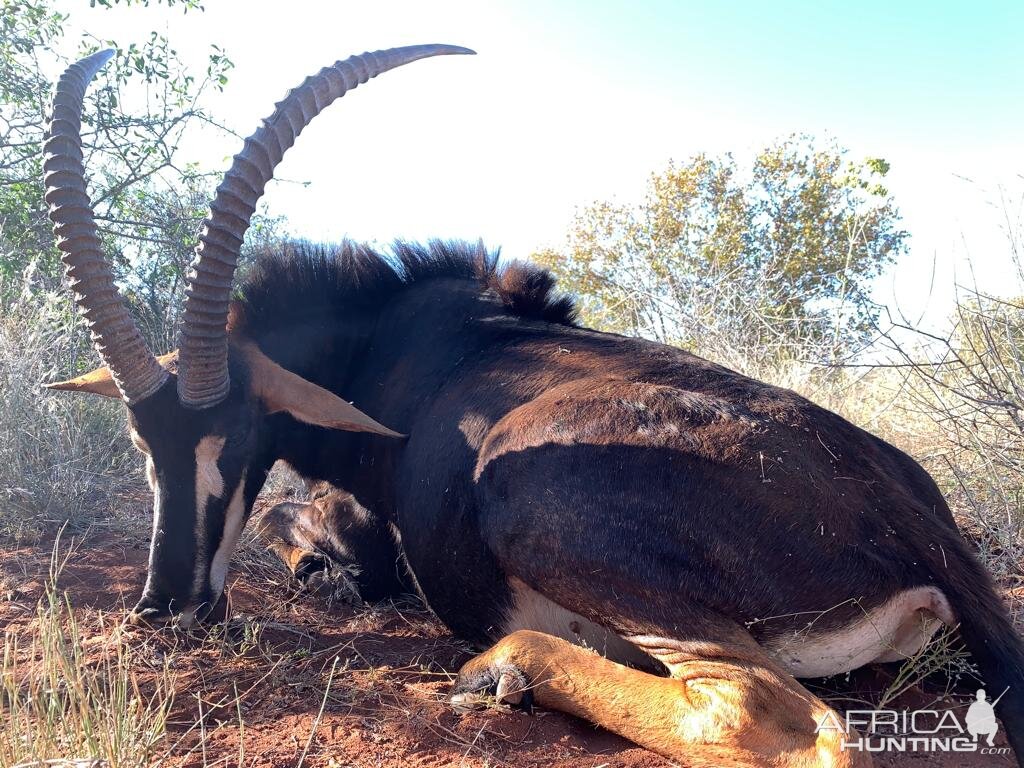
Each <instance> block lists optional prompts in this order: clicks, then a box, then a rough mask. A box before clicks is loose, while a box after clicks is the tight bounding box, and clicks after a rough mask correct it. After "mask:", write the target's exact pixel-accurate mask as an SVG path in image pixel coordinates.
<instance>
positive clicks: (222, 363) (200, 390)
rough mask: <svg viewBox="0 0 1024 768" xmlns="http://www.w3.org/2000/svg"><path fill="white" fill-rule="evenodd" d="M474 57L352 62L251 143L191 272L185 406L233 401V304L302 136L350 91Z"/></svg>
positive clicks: (376, 56) (207, 224)
mask: <svg viewBox="0 0 1024 768" xmlns="http://www.w3.org/2000/svg"><path fill="white" fill-rule="evenodd" d="M472 53H473V51H471V50H470V49H468V48H462V47H459V46H454V45H413V46H407V47H404V48H392V49H389V50H384V51H376V52H373V53H363V54H360V55H357V56H351V57H349V58H348V59H345V60H343V61H338V62H336V63H335V64H334V65H332V66H330V67H324V68H323V69H321V70H320V71H319V72H318V73H317V74H315V75H312V76H310V77H307V78H306V79H305V80H303V81H302V83H301V84H300V85H299V86H298V87H297V88H295V89H293V90H292V91H290V92H289V93H288V95H287V96H285V98H284V99H282V100H281V101H279V102H278V103H277V104H275V105H274V112H273V114H272V115H270V117H268V118H266V119H265V120H263V122H262V123H261V125H260V127H259V129H258V130H257V131H256V133H254V134H253V135H252V136H250V137H249V138H247V139H246V140H245V143H244V146H243V149H242V151H241V152H240V153H239V154H237V155H235V157H234V158H233V161H232V165H231V168H230V169H229V170H228V172H227V173H226V174H225V176H224V179H223V181H222V182H221V184H220V186H218V188H217V194H216V196H215V198H214V200H213V202H212V203H211V205H210V214H209V216H208V217H207V218H206V219H205V220H204V222H203V226H202V228H201V230H200V234H199V245H198V246H197V247H196V255H195V258H194V259H193V260H192V265H191V269H190V271H189V279H188V287H187V288H186V292H185V311H184V313H183V320H182V328H181V341H180V345H179V346H180V349H181V354H180V358H179V364H178V365H179V367H178V370H179V374H178V396H179V398H180V400H181V402H182V403H183V404H185V405H188V406H191V407H194V408H206V407H209V406H212V405H215V404H216V403H218V402H220V401H221V400H223V399H224V398H225V397H226V396H227V393H228V388H229V386H230V382H229V380H228V361H227V318H228V300H229V298H230V295H231V286H232V278H233V275H234V270H235V267H236V266H237V264H238V255H239V252H240V250H241V244H242V242H243V239H244V237H245V231H246V230H247V229H248V228H249V223H250V221H251V220H252V215H253V213H254V212H255V210H256V204H257V202H258V201H259V199H260V197H261V196H262V195H263V191H264V188H265V187H266V185H267V183H268V182H269V181H270V180H271V179H272V178H273V174H274V168H275V167H276V166H277V164H278V163H280V162H281V159H282V158H283V156H284V153H285V152H287V151H288V149H289V148H290V147H291V146H292V145H293V144H294V143H295V140H296V139H297V138H298V136H299V134H300V133H301V132H302V130H303V129H304V128H305V127H306V126H307V125H308V124H309V123H310V122H311V121H312V120H313V118H315V117H316V116H317V115H318V114H319V113H320V112H321V111H322V110H323V109H325V108H326V107H327V106H329V105H330V104H331V103H332V102H334V101H335V100H337V99H338V98H340V97H341V96H343V95H344V94H345V93H346V92H347V91H350V90H352V89H353V88H355V87H357V86H358V85H360V84H361V83H365V82H367V81H368V80H370V79H371V78H373V77H376V76H377V75H379V74H381V73H383V72H386V71H388V70H389V69H394V68H396V67H400V66H402V65H404V64H408V63H411V62H413V61H417V60H419V59H424V58H428V57H431V56H441V55H452V54H472ZM225 278H226V281H225Z"/></svg>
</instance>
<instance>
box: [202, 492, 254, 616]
mask: <svg viewBox="0 0 1024 768" xmlns="http://www.w3.org/2000/svg"><path fill="white" fill-rule="evenodd" d="M244 523H245V472H243V473H242V478H241V480H239V481H238V487H237V488H235V492H234V493H233V494H232V495H231V503H230V504H228V508H227V511H226V512H225V513H224V535H223V536H221V539H220V544H219V545H218V546H217V551H216V552H215V553H214V555H213V561H212V562H211V564H210V590H211V591H212V592H213V594H214V595H218V596H219V595H220V593H221V592H222V591H223V589H224V579H226V578H227V575H228V563H229V562H230V561H231V554H232V553H233V552H234V551H235V545H236V544H238V537H239V536H241V535H242V525H243V524H244Z"/></svg>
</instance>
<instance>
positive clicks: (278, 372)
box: [244, 344, 405, 437]
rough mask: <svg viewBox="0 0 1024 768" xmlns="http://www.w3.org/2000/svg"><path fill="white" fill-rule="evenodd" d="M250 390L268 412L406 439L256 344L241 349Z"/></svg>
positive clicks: (324, 425) (320, 423)
mask: <svg viewBox="0 0 1024 768" xmlns="http://www.w3.org/2000/svg"><path fill="white" fill-rule="evenodd" d="M244 354H245V357H246V360H248V362H249V370H250V374H251V376H252V383H253V391H254V393H255V395H256V396H257V397H258V398H259V399H260V400H261V401H262V402H263V405H264V406H265V407H266V409H267V412H268V413H280V412H282V411H286V412H288V413H290V414H291V415H292V417H293V418H295V419H298V420H299V421H301V422H304V423H306V424H314V425H316V426H319V427H327V428H328V429H343V430H346V431H349V432H371V433H373V434H375V435H384V436H386V437H405V435H403V434H401V433H400V432H395V431H394V430H392V429H388V428H387V427H385V426H384V425H383V424H378V423H377V422H376V421H374V420H373V419H371V418H370V417H369V416H367V415H366V414H365V413H363V412H362V411H360V410H359V409H358V408H356V407H355V406H354V405H352V404H351V403H346V402H345V401H344V400H342V399H341V398H340V397H338V396H337V395H336V394H334V393H333V392H329V391H327V390H326V389H324V388H323V387H320V386H317V385H316V384H314V383H313V382H311V381H307V380H306V379H304V378H302V377H301V376H299V375H297V374H294V373H292V372H291V371H289V370H286V369H284V368H282V367H281V366H280V365H278V364H277V363H275V362H274V361H273V360H271V359H270V358H269V357H267V356H266V355H265V354H263V352H261V351H260V350H259V349H258V348H256V346H255V345H252V344H248V345H246V346H245V347H244Z"/></svg>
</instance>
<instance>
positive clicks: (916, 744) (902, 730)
mask: <svg viewBox="0 0 1024 768" xmlns="http://www.w3.org/2000/svg"><path fill="white" fill-rule="evenodd" d="M1007 690H1009V689H1007ZM1005 693H1006V691H1003V693H1001V694H1000V695H999V698H997V699H996V700H995V701H991V702H990V701H989V700H988V696H987V695H986V693H985V689H984V688H982V689H980V690H979V691H978V694H977V697H976V699H975V701H974V702H973V703H972V704H971V706H970V707H968V708H967V712H966V713H964V714H963V716H962V719H961V718H960V717H958V716H957V714H956V713H955V712H953V711H952V710H948V709H947V710H936V709H918V710H903V711H897V710H894V709H851V710H849V711H848V712H847V713H846V716H845V718H843V717H840V716H839V715H838V714H836V713H835V712H832V711H830V712H829V713H828V714H827V715H825V716H824V717H823V718H822V719H821V722H820V723H818V727H817V728H816V729H815V732H816V733H821V732H822V731H835V732H838V733H842V734H846V736H845V737H844V738H843V745H842V748H843V749H850V750H858V751H861V752H977V753H978V754H982V755H1007V754H1009V753H1010V748H1009V747H997V746H995V736H996V733H997V732H998V730H999V723H998V721H997V720H996V712H995V705H996V704H997V703H998V702H999V699H1001V698H1003V695H1004V694H1005ZM860 734H865V735H860Z"/></svg>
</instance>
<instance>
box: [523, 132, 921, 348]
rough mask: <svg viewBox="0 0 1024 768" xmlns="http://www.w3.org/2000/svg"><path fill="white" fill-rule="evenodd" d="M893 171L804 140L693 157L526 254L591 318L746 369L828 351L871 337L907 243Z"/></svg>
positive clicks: (589, 211)
mask: <svg viewBox="0 0 1024 768" xmlns="http://www.w3.org/2000/svg"><path fill="white" fill-rule="evenodd" d="M888 170H889V166H888V164H887V163H886V162H885V161H884V160H880V159H868V160H865V161H863V162H861V163H853V162H850V161H849V160H847V158H846V152H845V151H843V150H841V149H839V148H837V147H835V146H828V147H825V148H819V147H816V146H815V144H814V143H813V142H812V141H811V140H810V139H809V138H807V137H791V138H789V139H787V140H785V141H783V142H781V143H778V144H776V145H774V146H771V147H768V148H767V149H765V150H764V151H763V152H761V153H760V154H759V155H758V156H757V157H756V159H755V160H754V162H753V165H752V167H750V168H741V167H740V166H739V165H738V164H737V162H736V161H735V159H734V158H733V157H732V155H725V156H723V157H719V158H713V157H708V156H706V155H698V156H696V157H693V158H691V159H690V160H688V161H687V162H685V163H682V164H677V163H670V164H669V166H668V168H667V169H666V170H665V171H664V172H662V173H660V174H654V175H653V176H652V177H651V179H650V183H649V185H648V189H647V193H646V196H645V198H644V199H643V201H642V202H641V203H640V204H638V205H620V204H616V203H613V202H597V203H594V204H593V205H591V206H589V207H587V208H585V209H584V210H582V211H581V212H579V213H578V214H577V216H576V219H575V221H574V223H573V225H572V228H571V230H570V232H569V235H568V238H567V242H566V245H565V247H564V248H561V249H548V250H543V251H540V252H539V253H537V254H535V255H534V258H535V259H536V260H537V261H538V262H540V263H542V264H544V265H545V266H547V267H549V268H551V269H552V270H553V271H554V272H555V273H556V275H557V276H558V277H559V279H560V283H561V284H562V285H563V286H565V287H567V288H568V289H569V290H570V291H572V292H574V293H576V294H578V295H579V296H580V301H581V306H582V311H583V317H584V319H585V320H586V321H589V322H590V323H592V324H594V325H597V326H599V327H602V328H606V329H609V330H613V331H617V332H620V333H628V334H636V335H642V336H647V337H650V338H654V339H657V340H659V341H663V342H666V343H672V344H678V345H682V346H687V347H696V348H703V349H708V350H713V351H714V352H715V353H716V356H717V358H718V359H723V360H725V361H727V362H729V363H730V364H734V365H739V366H741V367H743V366H744V364H745V363H747V362H749V361H751V360H756V361H760V362H762V363H763V362H765V361H766V360H767V359H771V360H778V359H780V358H785V357H787V356H790V357H791V356H793V355H794V350H798V354H799V356H801V357H810V358H813V359H815V360H816V361H822V360H829V361H831V360H835V359H837V358H839V357H841V356H843V355H846V354H849V353H850V352H851V351H853V350H855V349H856V347H857V345H858V344H860V343H862V342H863V341H865V340H866V338H867V337H868V335H869V333H870V331H871V328H872V326H873V322H874V319H875V308H874V306H873V305H872V304H871V302H870V301H869V299H868V286H869V283H870V281H871V279H872V278H874V277H875V276H877V275H878V274H879V272H880V271H881V270H882V269H883V268H884V267H885V266H886V265H887V264H889V263H890V262H891V261H892V260H893V259H894V258H895V256H897V255H898V254H899V253H901V252H902V251H903V249H904V247H905V246H904V243H905V240H906V237H907V235H906V233H905V232H904V231H903V230H901V229H900V228H899V213H898V211H897V209H896V207H895V205H894V203H893V201H892V199H891V197H890V196H889V193H888V191H887V190H886V188H885V187H884V186H883V185H882V182H883V180H884V178H885V175H886V173H887V172H888Z"/></svg>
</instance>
